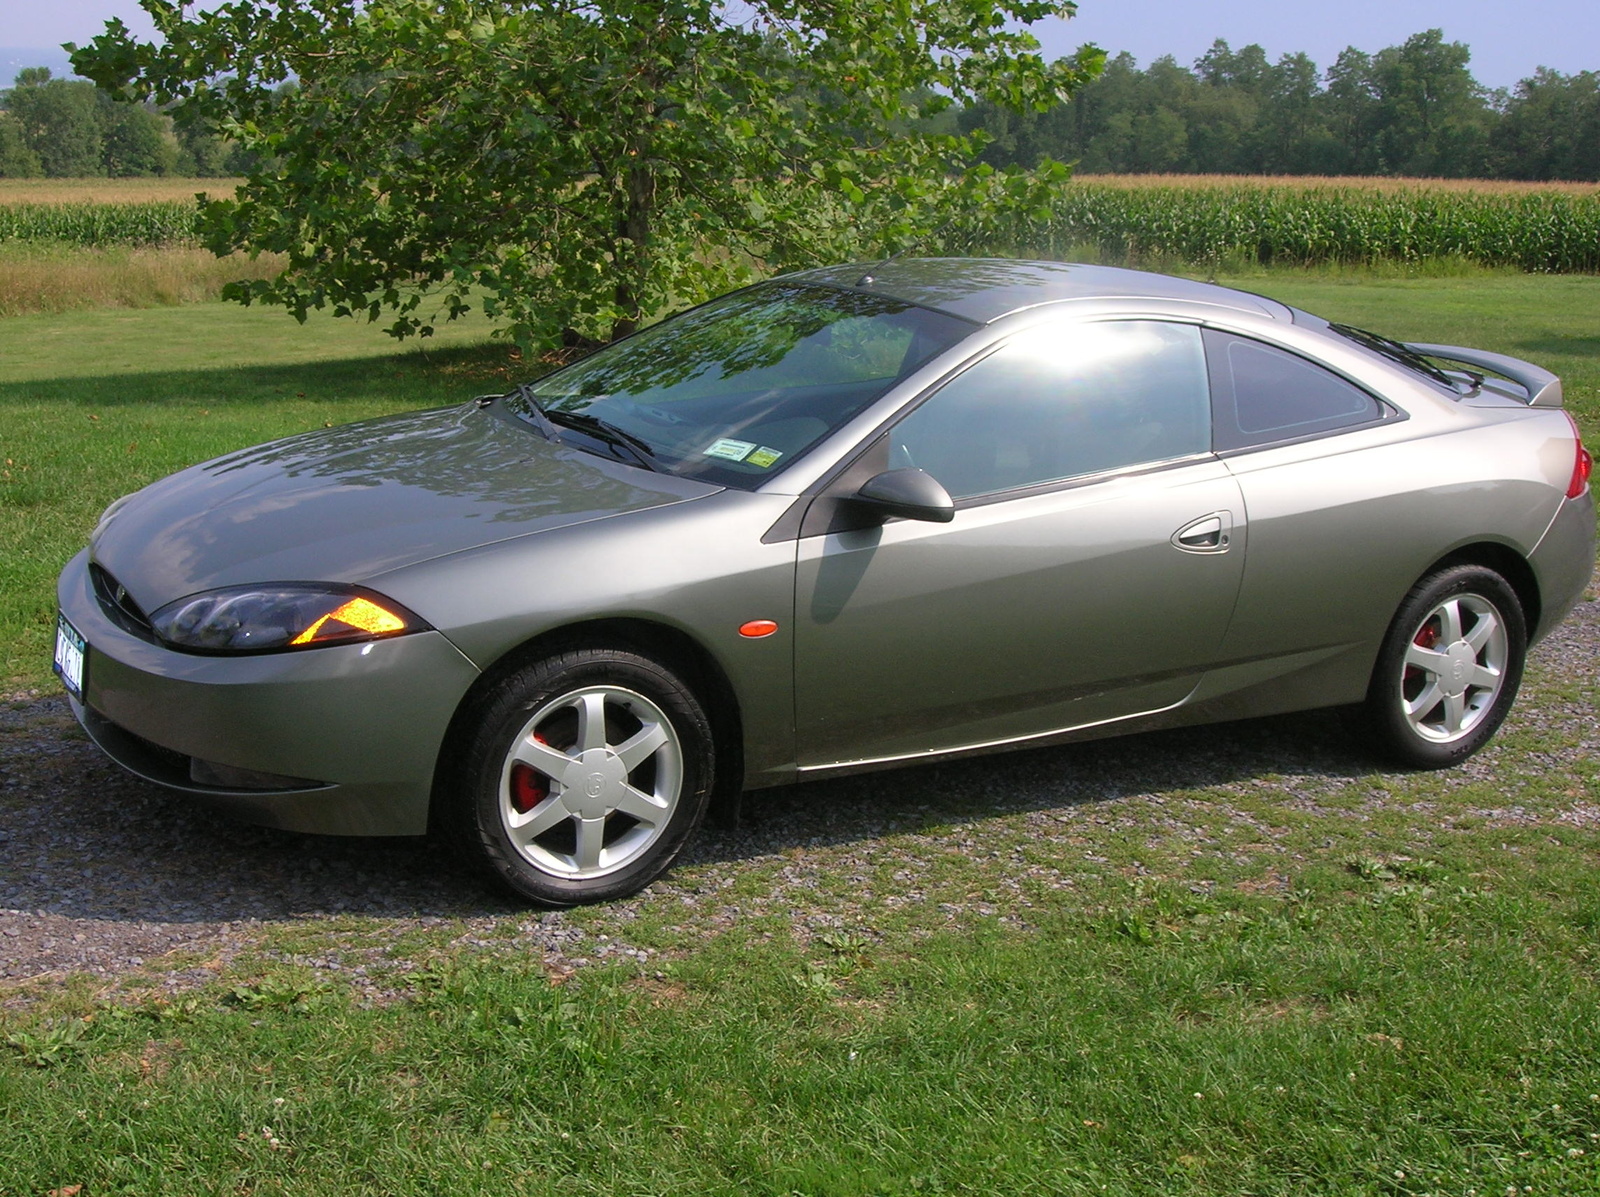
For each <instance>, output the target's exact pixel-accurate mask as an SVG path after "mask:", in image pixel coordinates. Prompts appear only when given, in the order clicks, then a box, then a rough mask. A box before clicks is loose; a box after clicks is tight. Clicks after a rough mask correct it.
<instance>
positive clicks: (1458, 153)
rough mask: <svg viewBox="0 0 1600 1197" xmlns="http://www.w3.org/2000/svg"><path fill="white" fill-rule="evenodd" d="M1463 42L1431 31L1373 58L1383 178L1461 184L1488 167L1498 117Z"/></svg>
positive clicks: (1377, 139) (1376, 134)
mask: <svg viewBox="0 0 1600 1197" xmlns="http://www.w3.org/2000/svg"><path fill="white" fill-rule="evenodd" d="M1471 58H1472V51H1471V50H1469V49H1468V48H1467V46H1466V45H1465V43H1463V42H1446V41H1445V40H1444V31H1443V30H1440V29H1429V30H1426V31H1425V32H1422V33H1416V34H1413V35H1412V36H1410V37H1408V38H1407V39H1406V41H1405V44H1404V45H1402V46H1390V47H1389V48H1388V49H1385V50H1380V51H1378V53H1377V54H1376V55H1374V56H1373V58H1372V66H1371V86H1372V89H1373V91H1374V92H1375V93H1376V97H1377V101H1376V113H1375V115H1376V128H1375V130H1374V133H1373V136H1374V152H1375V153H1376V155H1377V158H1378V161H1379V162H1380V163H1382V165H1383V168H1384V172H1385V173H1390V174H1401V175H1438V176H1449V177H1461V176H1468V175H1481V174H1483V173H1484V172H1485V167H1486V150H1487V146H1488V133H1489V123H1490V121H1491V120H1492V117H1493V113H1492V111H1491V109H1490V108H1489V105H1488V103H1487V99H1486V97H1485V95H1484V91H1483V88H1482V87H1480V86H1479V85H1478V83H1477V81H1476V80H1475V79H1473V77H1472V72H1471V71H1469V70H1468V69H1467V63H1468V62H1469V61H1470V60H1471Z"/></svg>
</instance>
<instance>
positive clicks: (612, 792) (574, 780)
mask: <svg viewBox="0 0 1600 1197" xmlns="http://www.w3.org/2000/svg"><path fill="white" fill-rule="evenodd" d="M627 783H628V770H627V768H626V767H625V766H624V765H623V763H622V758H621V757H619V756H617V754H616V753H614V752H612V751H611V749H609V748H591V749H589V751H588V752H585V753H584V754H583V755H582V756H580V757H578V759H577V760H575V761H573V762H572V765H571V767H570V768H569V769H568V770H567V772H566V776H565V777H563V778H562V779H561V785H562V788H563V789H564V790H565V791H566V797H567V809H568V810H570V811H572V813H573V814H575V815H578V816H579V817H581V818H585V819H598V818H600V817H601V816H602V815H605V814H608V813H610V812H611V811H612V810H613V809H615V807H616V805H617V797H618V795H619V794H620V793H621V790H622V787H623V786H625V785H627Z"/></svg>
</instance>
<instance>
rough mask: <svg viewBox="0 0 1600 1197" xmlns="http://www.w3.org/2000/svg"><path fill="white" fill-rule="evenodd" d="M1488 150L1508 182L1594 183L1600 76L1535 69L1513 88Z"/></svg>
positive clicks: (1598, 159)
mask: <svg viewBox="0 0 1600 1197" xmlns="http://www.w3.org/2000/svg"><path fill="white" fill-rule="evenodd" d="M1491 145H1492V147H1493V154H1494V158H1495V161H1496V164H1497V167H1498V170H1497V173H1499V174H1502V175H1505V176H1506V177H1508V178H1513V179H1587V180H1600V72H1596V71H1580V72H1578V73H1577V74H1576V75H1563V74H1562V73H1561V72H1560V71H1551V70H1547V69H1545V68H1544V67H1540V68H1539V69H1538V70H1537V71H1536V72H1535V73H1534V75H1533V77H1532V78H1531V79H1524V80H1523V81H1522V82H1521V83H1519V84H1517V87H1516V90H1515V91H1514V92H1513V93H1512V95H1511V98H1510V100H1509V101H1508V102H1507V105H1506V110H1505V114H1504V115H1503V116H1502V117H1501V119H1500V122H1499V123H1498V124H1497V125H1496V126H1495V129H1494V132H1493V134H1492V135H1491Z"/></svg>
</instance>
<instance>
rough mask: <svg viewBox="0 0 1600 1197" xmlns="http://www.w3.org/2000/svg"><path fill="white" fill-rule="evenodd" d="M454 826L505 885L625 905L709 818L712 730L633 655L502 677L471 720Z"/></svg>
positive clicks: (690, 703)
mask: <svg viewBox="0 0 1600 1197" xmlns="http://www.w3.org/2000/svg"><path fill="white" fill-rule="evenodd" d="M471 718H472V731H471V733H470V738H469V741H468V743H467V746H466V749H465V751H464V752H463V754H462V756H461V758H460V776H459V783H458V784H459V789H458V791H457V795H456V802H455V804H454V805H455V812H454V821H455V823H456V827H457V830H458V831H459V832H461V833H463V839H464V840H465V843H466V846H467V848H468V851H469V853H470V854H471V855H473V856H475V857H476V858H477V860H478V862H479V863H480V864H481V865H483V866H484V867H486V868H487V869H488V871H489V872H490V873H491V874H492V875H493V876H494V877H495V878H496V880H498V881H499V882H500V883H502V884H503V885H506V886H509V887H510V888H511V889H512V890H514V891H515V892H516V893H518V894H519V895H521V896H522V897H524V898H528V899H531V900H532V901H534V902H537V903H539V904H541V905H545V906H572V905H576V904H579V903H586V902H603V901H609V900H612V899H615V898H621V897H626V896H627V895H629V894H632V893H635V892H637V891H638V890H640V889H642V888H644V887H645V886H646V885H648V884H649V883H650V882H651V881H653V880H654V879H655V878H656V877H658V876H660V875H661V874H662V873H663V872H665V871H666V869H667V867H668V866H669V865H670V864H671V863H672V861H673V859H674V858H675V857H676V856H677V855H678V852H679V851H680V849H682V847H683V845H684V842H685V841H686V840H687V839H688V837H689V834H690V833H691V832H692V831H693V830H694V829H695V827H696V826H697V825H698V824H699V822H700V820H701V818H702V816H703V815H704V813H705V808H706V803H707V800H708V798H709V796H710V791H711V782H712V778H713V775H714V769H713V765H712V751H713V745H712V737H711V727H710V723H709V721H708V720H707V718H706V715H705V712H704V710H703V709H702V707H701V706H700V703H699V701H698V700H697V699H696V698H695V695H694V693H693V692H692V691H691V690H690V689H689V688H688V687H687V686H685V685H684V684H683V683H682V682H680V681H679V680H678V679H677V677H675V676H674V675H673V674H672V673H671V672H670V671H669V670H668V669H666V668H665V667H664V666H662V665H660V664H658V663H657V662H655V661H652V660H650V659H649V658H648V657H643V656H640V655H638V654H635V653H631V652H625V651H621V650H603V649H581V650H573V651H570V652H566V653H562V654H559V655H557V656H552V657H548V658H545V659H544V660H542V661H538V662H535V663H534V664H532V665H529V666H525V667H524V668H522V669H520V670H518V671H516V672H515V673H513V674H511V675H509V676H508V677H506V678H505V679H504V680H503V681H502V682H501V683H500V685H499V686H498V687H496V688H495V689H494V690H493V691H491V692H489V693H488V694H487V695H486V696H485V697H484V699H482V700H481V701H480V703H479V705H478V707H477V709H475V710H474V711H473V712H471Z"/></svg>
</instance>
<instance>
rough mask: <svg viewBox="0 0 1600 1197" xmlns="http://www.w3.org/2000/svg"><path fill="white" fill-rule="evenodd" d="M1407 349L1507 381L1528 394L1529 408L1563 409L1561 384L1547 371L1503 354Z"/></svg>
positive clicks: (1435, 347)
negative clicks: (1494, 375)
mask: <svg viewBox="0 0 1600 1197" xmlns="http://www.w3.org/2000/svg"><path fill="white" fill-rule="evenodd" d="M1406 348H1407V349H1409V350H1411V351H1412V352H1414V353H1420V354H1422V355H1423V356H1424V357H1436V358H1440V359H1441V360H1443V361H1447V362H1460V363H1461V364H1462V365H1463V366H1476V367H1478V368H1479V369H1480V370H1492V371H1493V372H1494V373H1496V374H1499V375H1501V376H1503V377H1505V378H1509V379H1510V380H1511V381H1512V382H1514V383H1516V384H1517V385H1518V386H1519V387H1521V388H1522V389H1523V390H1525V391H1527V392H1528V406H1529V407H1560V406H1561V405H1562V402H1563V400H1562V395H1561V380H1560V379H1559V378H1557V377H1556V376H1555V375H1554V374H1552V373H1550V371H1548V370H1544V369H1541V368H1539V367H1538V366H1535V365H1534V364H1533V363H1532V362H1525V361H1523V360H1522V359H1521V358H1516V357H1507V356H1506V355H1505V354H1503V353H1489V352H1488V351H1486V350H1483V349H1463V348H1462V347H1461V346H1459V345H1410V344H1408V345H1407V346H1406Z"/></svg>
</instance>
